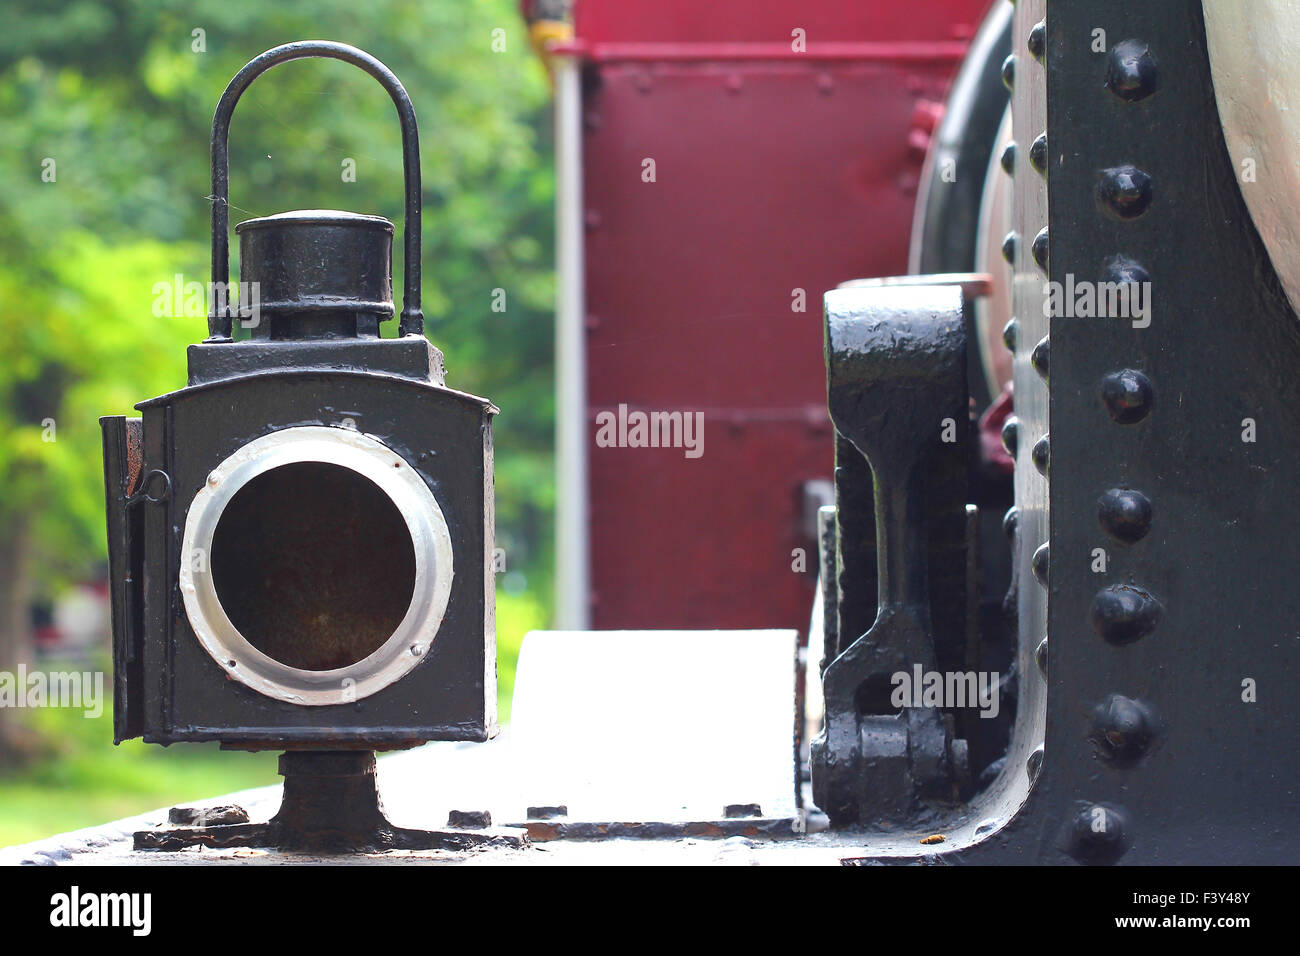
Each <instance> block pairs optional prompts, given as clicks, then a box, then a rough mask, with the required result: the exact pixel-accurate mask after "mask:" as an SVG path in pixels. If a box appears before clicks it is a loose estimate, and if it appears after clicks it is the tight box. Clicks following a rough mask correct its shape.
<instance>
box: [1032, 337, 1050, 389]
mask: <svg viewBox="0 0 1300 956" xmlns="http://www.w3.org/2000/svg"><path fill="white" fill-rule="evenodd" d="M1050 358H1051V345H1050V343H1049V342H1048V336H1046V335H1044V336H1043V337H1042V338H1041V339H1039V340H1038V344H1037V345H1035V346H1034V350H1033V352H1031V353H1030V354H1029V364H1030V365H1032V366H1033V367H1034V371H1035V372H1037V373H1038V376H1039V378H1041V379H1042V380H1043V381H1044V382H1046V381H1047V380H1048V371H1049V368H1048V363H1049V359H1050Z"/></svg>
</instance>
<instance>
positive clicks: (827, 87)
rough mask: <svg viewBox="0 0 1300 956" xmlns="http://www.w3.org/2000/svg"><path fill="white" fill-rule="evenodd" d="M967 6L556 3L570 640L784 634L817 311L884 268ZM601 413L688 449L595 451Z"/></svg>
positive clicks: (976, 0) (813, 447)
mask: <svg viewBox="0 0 1300 956" xmlns="http://www.w3.org/2000/svg"><path fill="white" fill-rule="evenodd" d="M986 6H987V0H914V2H911V3H908V4H885V3H875V4H871V3H861V2H849V0H818V2H812V0H810V2H805V3H800V4H793V3H788V2H785V3H781V2H776V0H710V2H708V3H699V2H697V0H653V2H651V0H578V2H577V6H576V24H577V36H576V39H575V41H574V44H573V47H572V53H571V55H577V56H581V57H583V58H584V59H585V60H586V61H587V63H588V65H587V68H586V69H587V81H588V82H587V84H586V93H585V100H584V113H585V117H586V131H585V141H584V145H583V154H584V156H583V162H584V192H585V197H584V201H585V207H586V209H585V211H586V222H587V232H586V252H585V260H586V271H587V288H586V293H587V310H588V328H589V339H588V350H587V369H588V377H587V383H588V404H589V409H588V422H589V423H590V424H591V435H592V439H591V442H590V444H589V451H588V454H589V460H590V481H591V486H590V490H591V512H590V517H591V564H592V601H593V606H592V626H593V627H597V628H624V627H627V628H631V627H795V628H798V629H800V630H801V631H803V630H805V629H806V627H807V623H808V617H809V612H810V609H811V602H812V594H813V583H814V582H813V575H815V573H816V565H817V561H816V549H815V543H814V541H813V539H812V538H811V537H810V536H809V534H808V533H807V527H806V524H805V518H804V513H805V509H804V500H803V492H802V486H803V483H804V482H805V481H808V480H810V479H825V478H829V477H830V476H831V446H832V442H831V430H830V423H829V420H828V418H827V415H826V396H825V371H824V368H823V360H822V331H821V316H820V312H821V297H822V294H823V293H824V292H825V291H826V290H828V289H831V288H833V287H834V286H835V285H836V284H837V283H839V282H841V281H843V280H846V279H850V278H855V277H864V276H881V275H896V274H899V273H901V272H903V271H905V269H906V264H907V240H908V231H909V225H910V222H911V217H912V207H913V202H914V197H915V190H916V184H917V179H918V175H919V172H920V162H921V159H922V156H921V155H919V154H918V150H917V148H916V142H915V140H916V136H915V135H914V134H915V131H916V130H917V129H920V130H921V131H922V133H924V126H925V125H927V124H926V122H925V119H926V118H927V117H928V116H929V112H932V111H931V109H930V107H929V105H928V104H930V103H935V102H941V101H942V99H943V92H944V90H945V88H946V86H947V83H948V81H949V80H950V78H951V75H952V73H953V71H954V70H955V68H956V66H957V62H958V58H959V54H960V51H961V49H962V48H964V44H963V43H952V42H949V41H951V40H953V39H954V38H957V39H963V40H964V38H965V37H968V36H970V35H971V33H972V30H973V27H974V25H975V24H976V23H977V21H978V18H979V17H980V15H982V13H983V11H984V8H985V7H986ZM795 28H801V29H804V30H806V35H807V37H808V48H809V50H818V45H819V44H820V45H821V46H820V50H821V55H816V56H809V55H807V54H803V55H799V54H794V53H793V51H791V50H790V44H789V41H788V39H787V38H789V37H790V35H791V31H792V30H793V29H795ZM738 44H739V45H740V46H737V45H738ZM852 51H856V55H848V54H849V53H850V52H852ZM742 54H743V55H742ZM832 54H833V55H832ZM841 54H843V55H841ZM918 116H919V117H920V118H921V119H920V120H918V119H917V117H918ZM909 134H912V139H913V142H912V143H911V144H910V145H909ZM646 159H653V160H654V167H655V181H654V182H645V181H644V180H643V170H644V168H645V167H644V160H646ZM799 289H802V290H803V299H804V303H805V311H802V312H799V311H794V310H793V309H792V305H793V304H794V303H795V302H796V296H797V295H798V293H797V292H796V291H795V290H799ZM620 404H626V405H627V406H629V408H630V409H643V410H657V411H684V412H685V411H700V412H703V415H704V446H703V455H702V456H701V457H699V458H687V457H686V455H685V454H684V450H683V449H668V448H658V449H651V448H602V447H597V445H596V443H595V434H596V426H595V416H596V415H597V414H598V413H599V412H601V411H605V410H609V411H615V412H616V411H617V409H618V406H619V405H620ZM797 549H803V550H804V552H805V560H806V565H805V566H806V568H807V571H806V572H804V573H800V572H799V571H797V570H794V569H793V568H794V567H797V564H798V560H799V558H798V551H797Z"/></svg>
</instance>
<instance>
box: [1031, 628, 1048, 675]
mask: <svg viewBox="0 0 1300 956" xmlns="http://www.w3.org/2000/svg"><path fill="white" fill-rule="evenodd" d="M1034 663H1035V664H1037V665H1038V673H1040V674H1042V675H1043V680H1047V638H1043V639H1042V640H1041V641H1039V642H1038V647H1037V648H1036V649H1035V650H1034Z"/></svg>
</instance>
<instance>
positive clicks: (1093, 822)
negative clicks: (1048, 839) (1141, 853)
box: [1065, 803, 1129, 866]
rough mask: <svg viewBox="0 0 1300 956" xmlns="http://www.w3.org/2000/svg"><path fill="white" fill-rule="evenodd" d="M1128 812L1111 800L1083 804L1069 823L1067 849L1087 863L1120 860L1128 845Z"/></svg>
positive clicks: (1105, 862)
mask: <svg viewBox="0 0 1300 956" xmlns="http://www.w3.org/2000/svg"><path fill="white" fill-rule="evenodd" d="M1128 831H1129V823H1128V814H1126V813H1125V812H1124V811H1123V810H1121V809H1120V808H1119V807H1116V806H1113V805H1111V804H1103V803H1097V804H1083V805H1081V806H1080V807H1079V809H1078V811H1077V812H1076V813H1075V815H1074V816H1073V818H1071V820H1070V821H1069V823H1068V824H1067V826H1066V832H1065V852H1066V853H1068V854H1069V855H1070V856H1071V857H1073V858H1074V859H1075V860H1076V861H1077V862H1079V863H1082V864H1084V865H1085V866H1109V865H1110V864H1112V863H1118V862H1119V859H1120V857H1122V856H1123V855H1124V854H1125V852H1127V851H1128V847H1129V836H1128Z"/></svg>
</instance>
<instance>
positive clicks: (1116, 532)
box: [1097, 488, 1151, 544]
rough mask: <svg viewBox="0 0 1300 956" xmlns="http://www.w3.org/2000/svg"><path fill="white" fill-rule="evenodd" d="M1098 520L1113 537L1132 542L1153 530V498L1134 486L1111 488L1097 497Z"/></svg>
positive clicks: (1103, 528) (1127, 542)
mask: <svg viewBox="0 0 1300 956" xmlns="http://www.w3.org/2000/svg"><path fill="white" fill-rule="evenodd" d="M1097 520H1098V521H1100V522H1101V529H1102V530H1103V531H1105V532H1106V533H1107V534H1108V535H1110V536H1111V537H1112V538H1114V539H1115V540H1117V541H1123V542H1124V543H1125V544H1132V543H1133V542H1134V541H1140V540H1141V539H1142V538H1143V537H1145V536H1146V533H1147V532H1148V531H1150V530H1151V500H1150V499H1149V498H1148V497H1147V496H1146V495H1144V494H1142V492H1140V491H1134V490H1133V489H1132V488H1111V489H1110V490H1109V491H1107V492H1106V493H1105V494H1103V495H1102V496H1101V497H1100V498H1098V499H1097Z"/></svg>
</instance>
